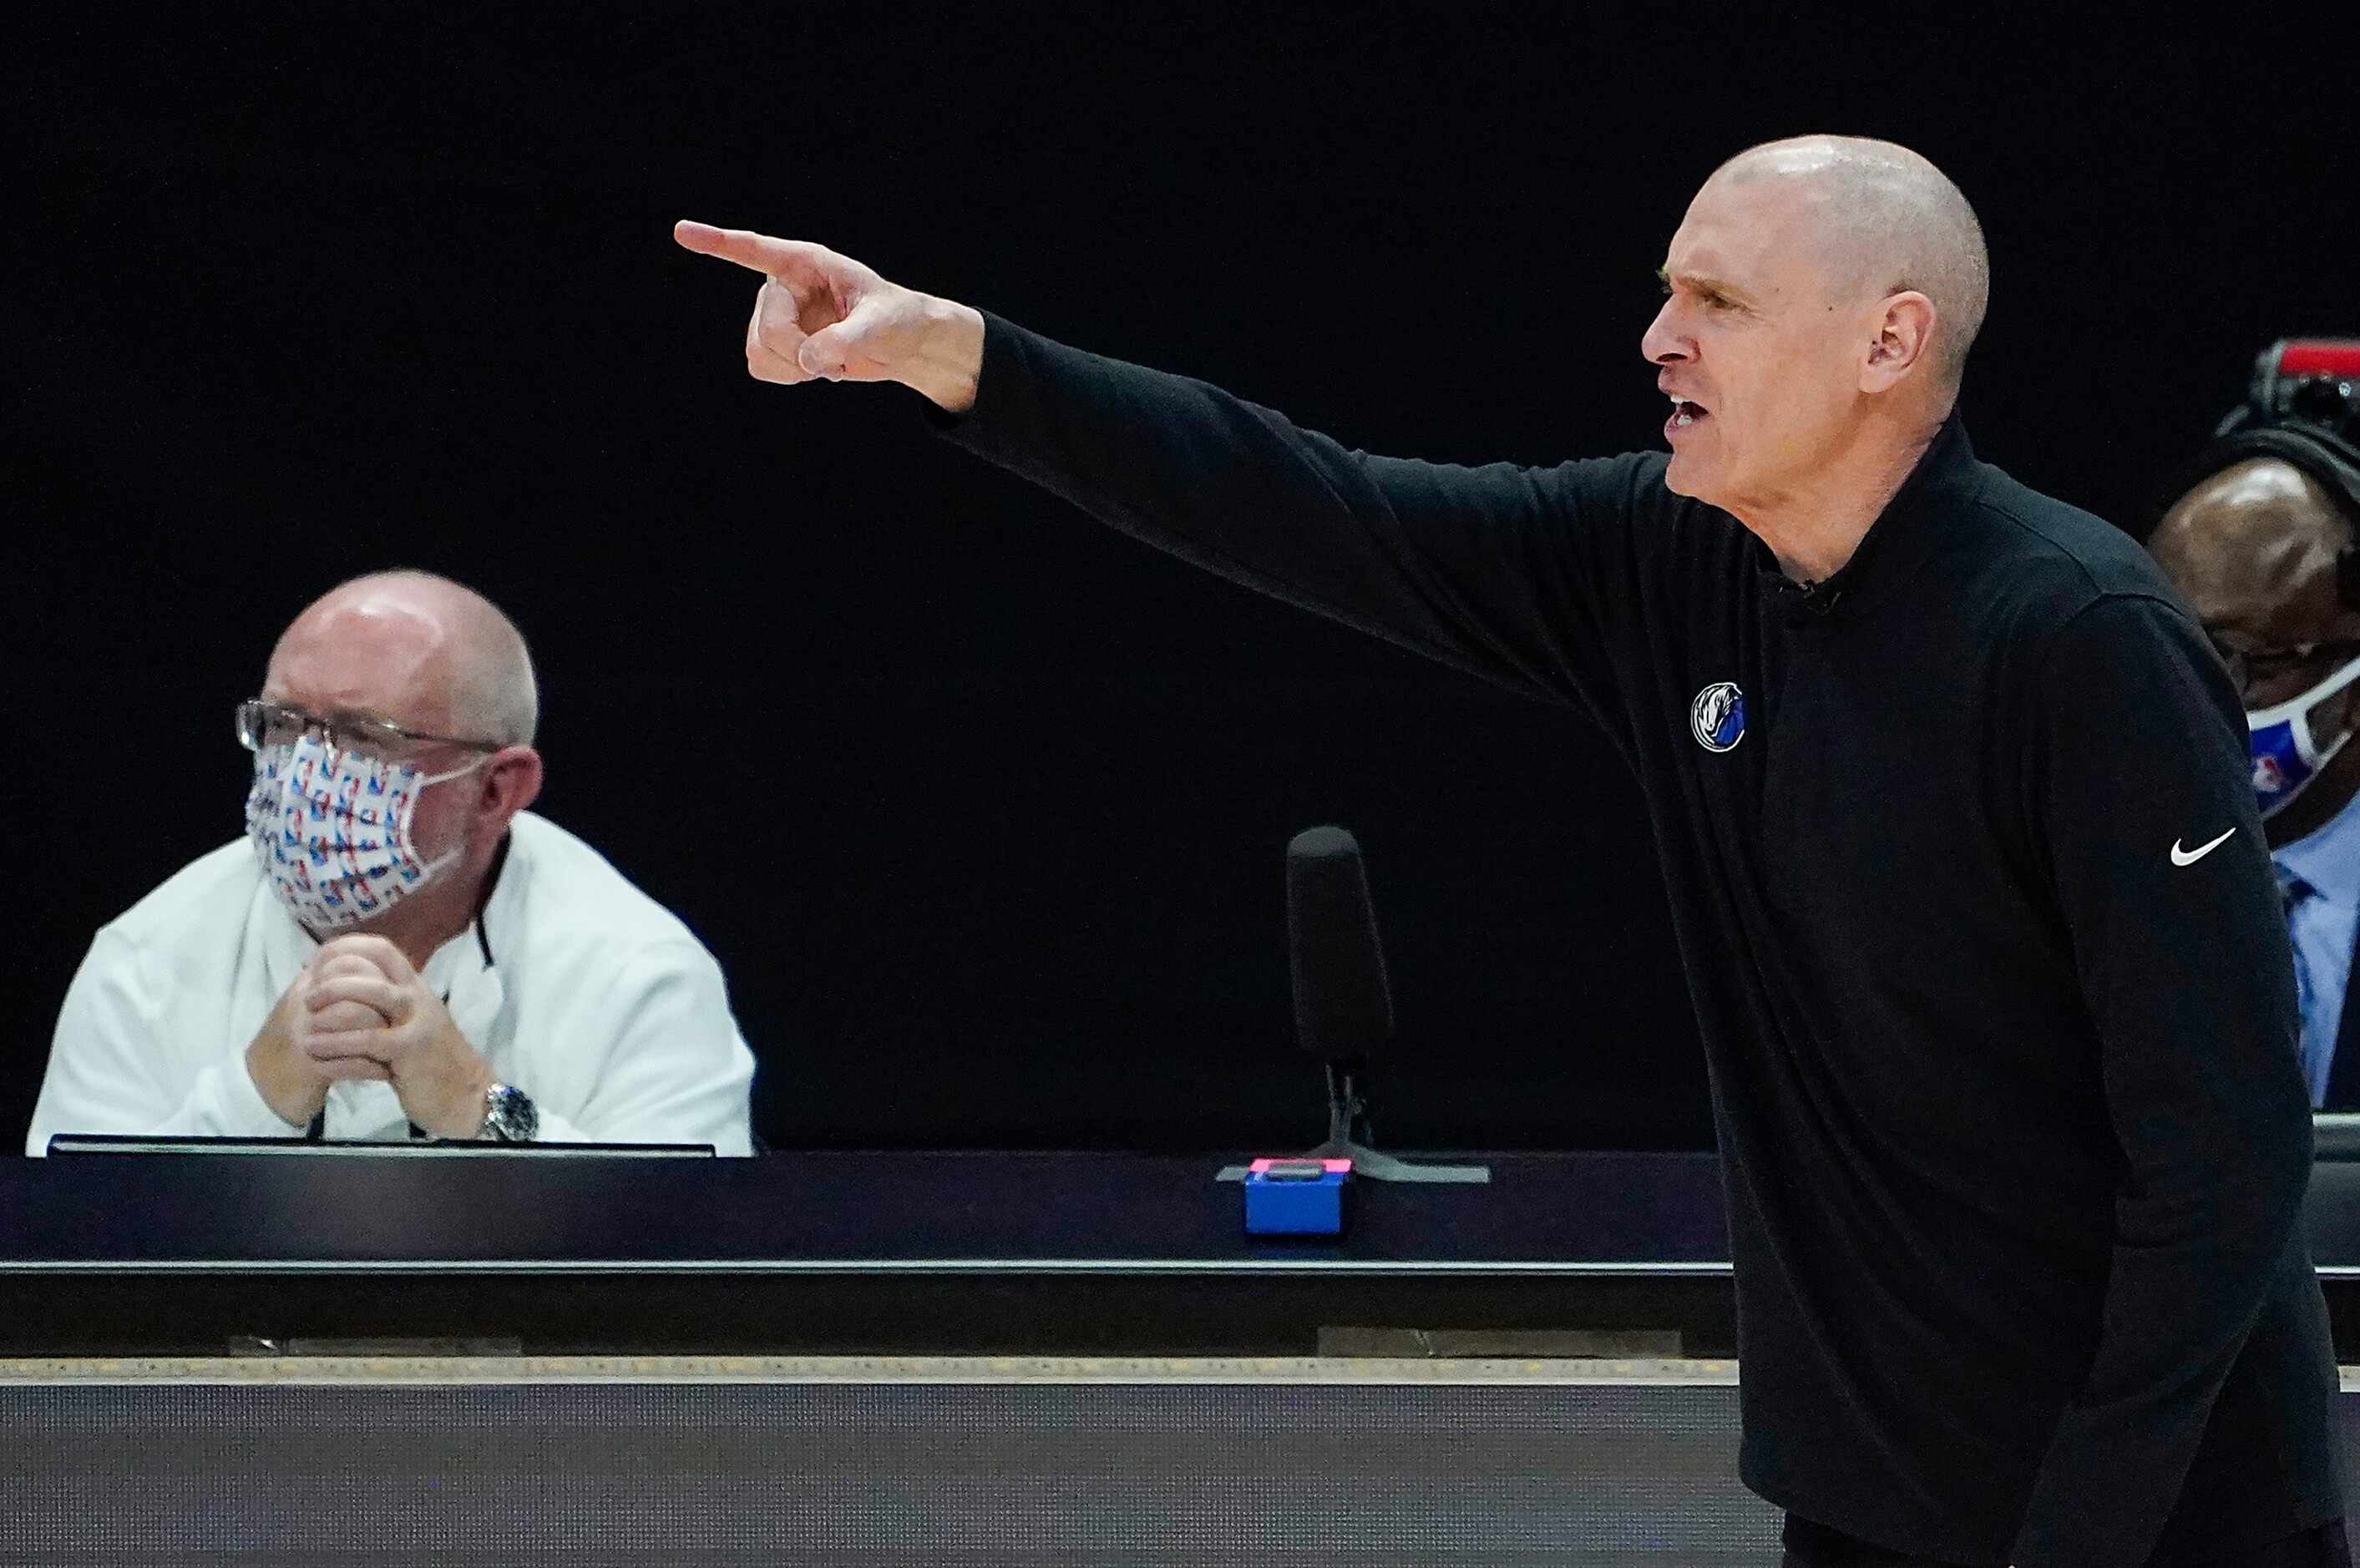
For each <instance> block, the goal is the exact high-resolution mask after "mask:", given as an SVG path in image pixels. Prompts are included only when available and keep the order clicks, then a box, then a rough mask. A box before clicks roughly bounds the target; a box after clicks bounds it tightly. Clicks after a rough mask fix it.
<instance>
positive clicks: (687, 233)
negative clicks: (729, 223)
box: [672, 218, 819, 274]
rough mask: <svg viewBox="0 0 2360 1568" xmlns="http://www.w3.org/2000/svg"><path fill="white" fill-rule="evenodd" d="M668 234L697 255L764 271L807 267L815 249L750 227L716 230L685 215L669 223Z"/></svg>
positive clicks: (709, 224)
mask: <svg viewBox="0 0 2360 1568" xmlns="http://www.w3.org/2000/svg"><path fill="white" fill-rule="evenodd" d="M672 238H673V239H675V240H677V241H679V242H680V243H681V244H682V245H683V246H685V247H687V248H688V249H690V250H693V251H694V252H696V254H697V255H699V256H717V257H718V258H720V259H721V260H723V261H734V262H736V263H737V265H738V266H740V267H747V268H749V269H750V270H752V271H755V272H760V273H766V274H767V273H776V272H779V271H780V270H781V269H782V268H785V267H796V266H809V265H810V264H811V263H812V261H813V260H814V253H815V252H817V250H818V249H819V247H818V246H817V245H804V244H803V243H801V242H800V241H796V240H781V239H773V238H771V237H770V235H769V234H756V233H754V232H753V231H752V230H751V229H716V228H715V227H714V226H713V225H712V224H711V223H694V222H692V221H690V220H689V219H686V218H683V219H682V220H681V221H680V222H679V223H674V224H673V225H672Z"/></svg>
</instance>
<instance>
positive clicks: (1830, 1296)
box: [938, 318, 2343, 1568]
mask: <svg viewBox="0 0 2360 1568" xmlns="http://www.w3.org/2000/svg"><path fill="white" fill-rule="evenodd" d="M987 321H988V325H987V332H986V339H985V352H984V364H983V371H982V378H981V381H980V383H979V387H978V398H977V401H976V404H975V406H974V408H972V409H971V410H970V411H969V412H968V413H967V414H966V415H964V416H962V417H960V418H958V419H944V420H940V421H938V422H939V423H940V424H941V425H942V427H943V428H944V429H945V430H946V431H947V433H948V435H949V437H950V439H951V440H953V441H956V442H958V443H959V444H961V445H963V446H965V447H967V448H968V449H969V450H971V451H973V452H977V453H978V454H980V455H982V456H984V457H986V458H988V459H989V460H991V461H993V462H995V463H1000V464H1001V465H1002V466H1005V467H1007V468H1010V469H1011V470H1013V471H1015V472H1016V473H1018V474H1023V475H1025V476H1027V477H1029V478H1032V479H1033V480H1035V481H1037V482H1038V483H1040V484H1042V485H1045V486H1046V487H1047V488H1049V489H1050V490H1052V491H1054V492H1055V493H1056V494H1058V495H1062V496H1064V497H1065V498H1066V499H1067V500H1070V501H1072V502H1074V503H1075V504H1076V505H1077V506H1081V507H1082V508H1083V509H1084V510H1086V511H1088V512H1090V513H1092V514H1094V515H1096V516H1097V517H1100V518H1102V519H1104V520H1105V521H1107V522H1109V523H1111V524H1112V525H1114V526H1115V527H1117V528H1121V529H1123V530H1125V531H1127V532H1129V533H1131V534H1133V535H1135V536H1137V537H1138V538H1140V539H1144V540H1146V541H1147V542H1149V543H1151V544H1153V545H1155V546H1157V547H1159V548H1161V549H1164V550H1169V551H1171V552H1173V553H1175V554H1177V555H1179V556H1182V557H1184V558H1185V559H1187V560H1190V561H1196V563H1198V564H1199V565H1202V566H1205V567H1207V568H1209V569H1210V570H1212V571H1214V572H1218V573H1220V574H1221V575H1223V576H1226V577H1229V578H1231V579H1233V580H1235V581H1237V582H1239V583H1244V584H1246V585H1248V586H1250V587H1253V588H1256V589H1259V590H1262V591H1263V592H1265V593H1273V594H1275V595H1277V596H1279V597H1282V598H1284V599H1287V600H1290V601H1292V602H1294V603H1296V604H1302V605H1305V606H1306V607H1307V608H1310V609H1313V610H1316V611H1318V612H1320V613H1322V614H1324V615H1329V616H1332V617H1334V618H1336V619H1338V620H1340V621H1344V622H1346V623H1348V624H1350V625H1352V626H1359V627H1361V628H1363V629H1364V630H1367V631H1370V632H1372V633H1374V634H1376V635H1377V636H1380V637H1385V638H1387V639H1388V640H1390V641H1393V642H1394V643H1397V644H1400V645H1401V646H1403V647H1405V648H1411V649H1414V650H1415V651H1417V652H1419V653H1423V654H1426V655H1428V656H1430V657H1432V658H1434V659H1439V660H1441V661H1442V662H1444V663H1446V664H1448V665H1452V666H1454V667H1456V668H1458V669H1460V670H1467V671H1470V672H1472V673H1474V674H1477V675H1480V676H1483V677H1485V678H1488V679H1490V680H1493V681H1501V682H1503V683H1505V684H1507V685H1509V686H1512V687H1514V688H1516V689H1518V690H1521V691H1526V692H1529V693H1532V694H1534V695H1536V696H1539V697H1542V698H1544V699H1547V700H1550V701H1554V702H1568V703H1571V704H1573V705H1575V706H1577V707H1579V708H1581V709H1583V710H1585V711H1587V712H1588V713H1590V714H1591V715H1592V716H1593V717H1594V718H1595V719H1596V720H1597V721H1598V722H1599V724H1601V725H1602V726H1603V727H1604V729H1605V730H1606V732H1607V733H1608V734H1609V735H1611V736H1612V737H1613V739H1614V741H1615V743H1616V744H1617V745H1618V746H1620V747H1621V749H1622V753H1623V755H1624V756H1625V757H1627V758H1628V759H1629V761H1630V763H1631V766H1632V767H1633V769H1634V770H1635V771H1636V772H1637V774H1638V777H1639V779H1640V782H1641V785H1642V787H1643V789H1644V794H1645V798H1646V801H1647V810H1648V814H1649V817H1650V821H1651V825H1652V827H1653V830H1654V835H1655V844H1656V846H1657V850H1658V854H1659V855H1660V858H1661V861H1662V865H1663V870H1664V880H1665V885H1666V890H1667V892H1668V894H1669V897H1670V900H1671V908H1672V916H1673V925H1674V929H1675V931H1676V933H1677V940H1678V943H1679V950H1680V956H1681V960H1682V964H1683V965H1684V967H1685V970H1686V973H1687V975H1688V987H1689V991H1690V994H1691V996H1692V997H1693V999H1694V1004H1695V1007H1696V1013H1697V1019H1698V1023H1699V1030H1700V1032H1701V1034H1702V1037H1703V1040H1704V1044H1705V1049H1706V1052H1707V1057H1708V1062H1709V1067H1710V1083H1711V1086H1712V1097H1713V1110H1714V1118H1715V1125H1716V1127H1717V1129H1718V1133H1719V1138H1720V1145H1721V1166H1722V1175H1723V1180H1724V1181H1725V1182H1726V1185H1727V1188H1728V1194H1729V1213H1730V1226H1731V1237H1730V1240H1731V1245H1732V1254H1733V1257H1734V1259H1735V1263H1736V1274H1737V1291H1738V1312H1739V1316H1738V1325H1739V1346H1740V1356H1741V1367H1742V1386H1743V1411H1744V1438H1743V1451H1742V1454H1741V1461H1740V1463H1741V1472H1742V1475H1743V1478H1744V1480H1745V1481H1746V1483H1747V1485H1748V1486H1751V1487H1753V1489H1754V1490H1755V1491H1756V1492H1758V1493H1760V1494H1761V1495H1762V1496H1763V1497H1766V1498H1768V1499H1769V1500H1770V1501H1772V1502H1774V1503H1776V1504H1779V1505H1781V1506H1783V1507H1785V1508H1788V1509H1790V1510H1792V1511H1793V1512H1795V1513H1797V1514H1800V1515H1802V1516H1804V1517H1806V1518H1808V1519H1813V1520H1816V1521H1818V1522H1819V1523H1821V1524H1825V1525H1828V1526H1831V1527H1833V1528H1835V1529H1838V1530H1843V1531H1846V1532H1848V1533H1850V1534H1852V1535H1854V1536H1857V1537H1859V1538H1861V1539H1863V1540H1865V1541H1871V1542H1874V1543H1876V1544H1878V1545H1882V1546H1885V1547H1889V1548H1893V1549H1896V1550H1900V1551H1907V1552H1917V1553H1920V1554H1924V1555H1928V1556H1933V1557H1939V1558H1941V1559H1944V1560H1947V1561H1952V1562H1957V1563H1978V1564H1980V1563H1989V1564H2001V1563H2016V1564H2019V1565H2020V1568H2064V1565H2070V1568H2109V1565H2113V1564H2123V1565H2125V1568H2135V1565H2136V1564H2139V1563H2147V1562H2148V1561H2149V1560H2150V1553H2151V1552H2152V1560H2153V1561H2154V1562H2156V1563H2172V1562H2181V1561H2190V1560H2196V1559H2201V1558H2202V1557H2203V1556H2207V1555H2212V1554H2216V1553H2219V1552H2225V1551H2228V1550H2231V1549H2234V1548H2236V1547H2240V1546H2244V1545H2248V1544H2257V1543H2260V1542H2264V1541H2271V1540H2274V1539H2276V1538H2278V1537H2280V1536H2284V1535H2287V1534H2289V1533H2292V1532H2294V1531H2297V1530H2302V1529H2306V1528H2309V1527H2311V1526H2314V1525H2317V1524H2320V1523H2322V1522H2324V1521H2326V1520H2329V1519H2334V1518H2335V1517H2337V1516H2338V1515H2339V1514H2341V1513H2342V1511H2343V1508H2342V1500H2341V1486H2340V1462H2339V1459H2338V1455H2337V1452H2336V1447H2335V1438H2334V1435H2333V1427H2332V1425H2331V1417H2332V1401H2333V1398H2334V1395H2335V1388H2336V1377H2335V1367H2334V1364H2333V1352H2332V1350H2331V1348H2330V1345H2329V1340H2328V1334H2327V1326H2326V1313H2325V1306H2324V1302H2323V1301H2322V1297H2321V1295H2320V1291H2319V1287H2318V1284H2317V1281H2316V1279H2315V1277H2314V1275H2313V1272H2312V1270H2311V1264H2310V1259H2309V1258H2308V1256H2307V1254H2306V1251H2305V1248H2304V1247H2303V1244H2302V1241H2301V1237H2300V1231H2299V1229H2298V1227H2297V1225H2296V1223H2295V1221H2296V1214H2297V1210H2298V1207H2299V1204H2300V1198H2301V1194H2302V1191H2303V1188H2304V1184H2305V1182H2306V1181H2307V1179H2308V1175H2309V1165H2310V1149H2311V1142H2310V1139H2311V1128H2310V1121H2309V1107H2308V1104H2307V1101H2306V1097H2305V1094H2304V1089H2303V1085H2302V1082H2301V1078H2300V1071H2299V1069H2298V1066H2297V1062H2296V1051H2295V1040H2296V1036H2297V1031H2298V1028H2299V1020H2298V1018H2297V1016H2296V1008H2295V993H2294V985H2293V977H2292V968H2291V961H2290V958H2289V948H2288V944H2287V936H2286V929H2285V926H2284V923H2283V920H2282V917H2281V914H2280V909H2279V905H2278V897H2277V888H2276V883H2275V880H2274V878H2273V876H2272V873H2271V871H2270V868H2269V864H2268V859H2267V851H2266V849H2265V847H2264V844H2263V840H2262V833H2261V825H2260V822H2259V821H2258V820H2257V818H2256V808H2255V805H2254V800H2253V797H2252V793H2251V789H2250V787H2249V782H2248V777H2247V765H2246V758H2245V737H2244V726H2243V719H2242V714H2241V713H2240V709H2239V706H2238V702H2237V700H2236V697H2235V695H2234V692H2233V691H2232V690H2231V689H2230V686H2229V683H2228V681H2227V678H2226V676H2225V674H2224V672H2223V670H2221V668H2220V665H2219V663H2218V661H2217V660H2216V659H2215V658H2214V657H2213V655H2212V651H2211V649H2210V648H2208V647H2207V645H2206V643H2205V641H2204V638H2203V636H2202V633H2201V631H2200V630H2199V629H2198V627H2197V626H2195V624H2194V623H2193V621H2192V620H2191V618H2190V616H2189V615H2188V614H2187V613H2186V611H2185V610H2184V609H2183V608H2182V607H2181V606H2180V604H2178V602H2177V601H2176V600H2175V599H2174V598H2173V597H2172V595H2171V594H2170V593H2169V591H2168V589H2167V588H2166V587H2165V585H2164V583H2163V582H2162V580H2161V578H2160V577H2159V575H2158V573H2157V572H2156V571H2155V570H2154V568H2153V567H2152V566H2151V565H2150V564H2149V562H2148V561H2147V558H2146V556H2145V554H2144V553H2143V552H2142V551H2141V550H2139V549H2138V548H2137V546H2136V544H2135V543H2134V542H2133V541H2131V540H2130V539H2128V538H2126V537H2125V535H2123V534H2122V533H2121V532H2119V531H2118V530H2116V529H2114V528H2111V527H2109V526H2108V525H2106V524H2105V523H2103V522H2102V521H2101V520H2099V519H2098V518H2096V517H2091V516H2089V515H2087V514H2086V513H2082V512H2080V511H2077V510H2075V509H2073V508H2072V507H2070V506H2065V505H2063V504H2061V503H2060V502H2058V501H2055V500H2052V499H2050V498H2049V497H2047V496H2045V495H2038V494H2037V493H2035V492H2033V491H2031V490H2029V489H2027V488H2026V487H2024V486H2023V485H2018V484H2016V482H2015V481H2014V480H2011V479H2010V478H2008V477H2007V475H2005V474H2003V473H2001V472H2000V471H1999V470H1997V469H1995V468H1993V467H1991V466H1989V465H1988V464H1984V463H1978V462H1977V461H1976V460H1975V458H1974V455H1973V452H1972V450H1971V449H1970V447H1969V445H1968V441H1967V437H1966V433H1965V431H1964V430H1963V428H1962V427H1961V425H1960V423H1959V421H1958V419H1957V418H1956V417H1955V416H1953V417H1952V419H1950V421H1949V422H1948V423H1947V424H1946V425H1945V426H1944V428H1943V429H1942V430H1941V432H1940V434H1939V436H1938V438H1937V439H1936V440H1935V441H1934V443H1933V445H1932V447H1931V448H1930V449H1929V450H1928V452H1927V453H1926V454H1925V456H1924V458H1923V459H1922V461H1921V462H1920V463H1918V465H1917V469H1916V471H1915V472H1914V473H1913V474H1912V475H1911V476H1910V478H1909V479H1908V481H1907V484H1906V485H1904V486H1903V488H1902V489H1901V491H1900V493H1899V494H1898V495H1896V496H1895V498H1894V500H1893V502H1892V503H1891V505H1890V506H1888V507H1887V508H1886V509H1885V513H1884V515H1883V516H1882V517H1880V518H1879V519H1878V520H1877V522H1876V523H1875V525H1874V527H1873V528H1871V529H1870V530H1869V532H1868V534H1867V536H1866V537H1865V538H1864V539H1863V541H1862V543H1861V545H1860V547H1859V549H1858V550H1857V551H1855V553H1854V555H1853V556H1852V560H1851V561H1849V562H1847V563H1846V565H1845V566H1844V567H1843V569H1842V570H1841V571H1840V572H1837V573H1836V574H1835V575H1834V576H1832V577H1830V578H1829V579H1828V580H1827V581H1826V582H1825V583H1820V584H1818V585H1816V586H1815V587H1813V588H1812V589H1810V590H1809V591H1808V592H1806V591H1804V590H1802V589H1800V588H1798V587H1797V586H1796V585H1795V584H1793V583H1789V582H1788V581H1787V580H1786V579H1785V578H1784V577H1783V576H1781V575H1780V574H1779V573H1778V572H1777V571H1776V569H1775V561H1774V560H1773V558H1772V556H1771V554H1770V552H1769V551H1768V550H1767V549H1766V548H1765V546H1764V545H1763V544H1762V543H1761V542H1760V541H1759V540H1758V539H1755V538H1754V536H1753V535H1752V534H1751V533H1749V532H1748V531H1747V530H1746V529H1745V528H1743V526H1742V525H1741V524H1739V523H1738V522H1737V521H1736V520H1735V519H1734V518H1732V517H1729V516H1728V515H1727V514H1725V513H1723V512H1721V511H1718V510H1716V509H1714V508H1712V507H1710V506H1704V505H1701V504H1699V503H1698V502H1696V501H1693V500H1690V499H1688V498H1685V497H1682V496H1679V495H1674V494H1672V493H1671V492H1670V491H1669V490H1667V489H1666V487H1665V484H1664V471H1665V467H1666V458H1665V457H1664V456H1663V454H1660V453H1655V454H1645V455H1630V456H1623V457H1617V458H1606V459H1597V460H1591V461H1586V462H1578V463H1566V464H1564V465H1562V466H1559V467H1556V468H1546V469H1528V468H1522V467H1516V466H1512V465H1508V464H1494V465H1491V466H1486V467H1480V468H1463V467H1455V466H1448V465H1443V464H1437V463H1418V462H1409V461H1404V460H1400V459H1392V458H1382V457H1372V456H1370V455H1367V454H1365V453H1362V452H1352V451H1349V450H1347V449H1345V448H1344V447H1342V446H1340V445H1338V443H1336V442H1335V441H1330V440H1329V439H1327V437H1325V436H1321V435H1318V434H1316V433H1314V432H1311V431H1306V430H1300V429H1298V428H1296V427H1295V426H1294V425H1292V424H1291V423H1289V422H1288V421H1287V420H1286V419H1284V417H1282V416H1280V415H1278V414H1276V413H1273V412H1272V411H1271V410H1269V409H1266V408H1259V407H1257V406H1255V405H1252V404H1250V403H1246V402H1244V401H1241V400H1240V399H1238V398H1235V397H1230V396H1229V395H1228V394H1226V393H1224V392H1221V391H1220V390H1218V388H1215V387H1208V386H1206V385H1205V384H1203V383H1201V382H1196V381H1192V380H1189V379H1186V378H1185V377H1180V376H1167V375H1164V374H1161V373H1158V372H1154V371H1149V370H1144V369H1142V368H1140V367H1137V366H1134V365H1124V364H1121V363H1120V362H1117V361H1112V360H1108V359H1104V358H1101V357H1098V356H1097V355H1092V354H1083V353H1081V352H1078V351H1076V350H1074V349H1070V348H1066V347H1064V346H1062V345H1060V344H1057V343H1051V342H1049V341H1048V340H1046V339H1043V338H1041V337H1039V336H1037V335H1035V334H1032V333H1030V332H1024V331H1022V329H1020V328H1017V327H1014V326H1012V325H1011V324H1010V323H1008V322H1005V321H1000V320H998V319H996V318H987ZM2223 833H2225V834H2226V835H2227V836H2226V837H2225V838H2222V839H2221V840H2220V842H2219V843H2217V844H2212V847H2210V848H2205V847H2204V846H2206V845H2207V844H2210V843H2211V841H2212V840H2214V839H2215V837H2216V835H2220V834H2223Z"/></svg>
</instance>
